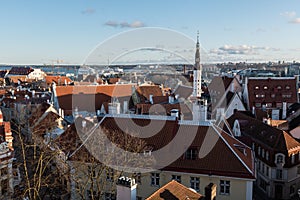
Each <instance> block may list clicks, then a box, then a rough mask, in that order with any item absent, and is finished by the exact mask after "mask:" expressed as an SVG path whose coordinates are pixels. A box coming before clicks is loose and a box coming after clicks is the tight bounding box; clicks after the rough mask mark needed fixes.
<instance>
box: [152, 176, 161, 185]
mask: <svg viewBox="0 0 300 200" xmlns="http://www.w3.org/2000/svg"><path fill="white" fill-rule="evenodd" d="M159 179H160V176H159V173H151V185H152V186H159Z"/></svg>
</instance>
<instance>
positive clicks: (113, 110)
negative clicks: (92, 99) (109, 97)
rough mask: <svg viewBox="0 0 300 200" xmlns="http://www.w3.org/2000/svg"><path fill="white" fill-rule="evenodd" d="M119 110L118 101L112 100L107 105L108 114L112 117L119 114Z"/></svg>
mask: <svg viewBox="0 0 300 200" xmlns="http://www.w3.org/2000/svg"><path fill="white" fill-rule="evenodd" d="M120 108H121V105H120V102H119V101H118V100H115V99H113V101H112V103H109V104H108V113H109V114H113V115H116V114H120Z"/></svg>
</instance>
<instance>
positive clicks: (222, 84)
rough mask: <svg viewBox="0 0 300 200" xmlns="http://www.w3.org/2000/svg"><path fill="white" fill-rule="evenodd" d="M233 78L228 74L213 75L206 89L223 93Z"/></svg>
mask: <svg viewBox="0 0 300 200" xmlns="http://www.w3.org/2000/svg"><path fill="white" fill-rule="evenodd" d="M233 79H234V78H233V77H228V76H215V77H214V78H213V79H212V81H211V82H210V84H209V85H208V89H209V90H210V91H212V90H213V91H216V92H217V93H218V92H219V93H218V94H219V95H223V94H224V92H225V91H226V90H227V88H228V87H229V86H230V84H231V82H232V81H233Z"/></svg>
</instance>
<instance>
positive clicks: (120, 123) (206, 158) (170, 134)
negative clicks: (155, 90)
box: [62, 117, 255, 179]
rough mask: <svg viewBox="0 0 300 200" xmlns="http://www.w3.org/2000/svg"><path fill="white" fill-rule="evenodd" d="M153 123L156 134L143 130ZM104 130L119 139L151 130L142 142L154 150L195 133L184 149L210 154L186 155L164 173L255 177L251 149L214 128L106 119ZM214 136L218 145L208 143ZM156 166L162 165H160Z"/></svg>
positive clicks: (155, 121) (137, 120)
mask: <svg viewBox="0 0 300 200" xmlns="http://www.w3.org/2000/svg"><path fill="white" fill-rule="evenodd" d="M150 123H151V124H152V126H154V127H160V129H159V130H158V132H157V133H156V134H155V135H153V129H151V130H150V129H149V128H145V129H141V128H140V127H148V125H149V124H150ZM120 127H122V128H120ZM101 128H102V129H105V130H109V132H108V133H107V134H110V133H118V135H120V136H122V135H124V134H125V135H129V134H128V133H129V131H130V132H134V133H135V134H138V135H143V134H147V131H148V132H149V131H150V132H149V133H148V134H151V135H152V136H150V137H148V138H143V139H142V140H143V141H144V142H145V143H146V144H147V146H151V147H153V151H156V150H158V149H161V148H162V147H165V146H166V145H168V144H169V143H170V142H171V141H172V140H173V139H174V137H175V136H176V135H178V134H179V135H187V134H191V133H195V135H196V136H195V138H194V140H193V141H192V144H190V143H189V142H188V137H185V138H182V140H180V142H181V145H182V147H185V148H188V147H189V146H190V147H193V148H196V149H197V151H198V153H199V155H200V151H201V152H202V151H204V152H205V151H208V152H207V154H204V155H202V154H201V155H202V157H201V158H200V157H197V158H196V159H195V160H188V159H185V158H184V154H183V155H182V156H180V157H179V158H178V159H177V160H175V161H173V162H172V163H171V164H169V165H168V166H167V167H164V168H163V169H162V170H171V171H178V172H186V173H200V174H210V175H219V176H230V177H239V178H250V179H253V178H254V177H255V176H254V170H253V168H252V164H253V161H254V159H253V157H252V154H251V150H250V149H249V148H248V147H245V146H244V145H243V144H242V143H240V142H239V141H237V140H236V139H234V138H232V137H231V136H229V135H227V134H226V133H222V132H220V133H219V131H217V129H216V128H214V127H212V126H195V125H183V124H181V125H180V124H178V122H177V121H173V120H166V121H165V120H154V119H131V118H111V117H105V118H104V119H103V122H102V124H101ZM67 135H68V133H66V134H65V136H66V137H68V138H69V139H70V138H73V137H74V135H73V136H71V135H70V136H67ZM211 137H213V138H215V139H216V143H215V145H214V144H212V143H210V142H208V141H207V138H210V139H213V138H211ZM139 138H141V137H139ZM205 138H206V140H205ZM62 140H66V138H62ZM204 141H206V142H204ZM209 141H210V140H209ZM187 145H189V146H187ZM236 145H237V146H236ZM168 148H169V151H168V152H170V153H171V152H173V151H174V150H175V148H176V149H177V148H178V146H177V145H175V146H174V145H172V144H170V146H168ZM206 148H207V149H206ZM239 148H240V149H241V148H245V152H246V153H245V154H244V153H242V152H241V151H239ZM210 149H211V150H210ZM66 151H67V152H68V151H70V150H68V149H66ZM71 151H72V150H71ZM85 151H86V150H84V148H83V149H82V150H80V151H79V154H80V153H82V152H85ZM76 154H77V153H76ZM76 154H74V155H76ZM225 155H226V156H225ZM155 159H156V160H159V159H161V158H157V157H156V158H155ZM157 164H158V165H159V163H157Z"/></svg>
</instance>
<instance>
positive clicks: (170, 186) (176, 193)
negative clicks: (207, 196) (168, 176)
mask: <svg viewBox="0 0 300 200" xmlns="http://www.w3.org/2000/svg"><path fill="white" fill-rule="evenodd" d="M166 199H169V200H171V199H182V200H184V199H194V200H197V199H204V197H203V196H202V195H201V194H199V193H196V192H194V191H192V190H191V189H189V188H187V187H185V186H184V185H182V184H180V183H178V182H177V181H174V180H172V181H170V182H169V183H167V184H166V185H164V186H163V187H161V188H159V189H158V190H157V191H156V192H154V193H153V194H152V195H151V196H150V197H148V198H146V200H166Z"/></svg>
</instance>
